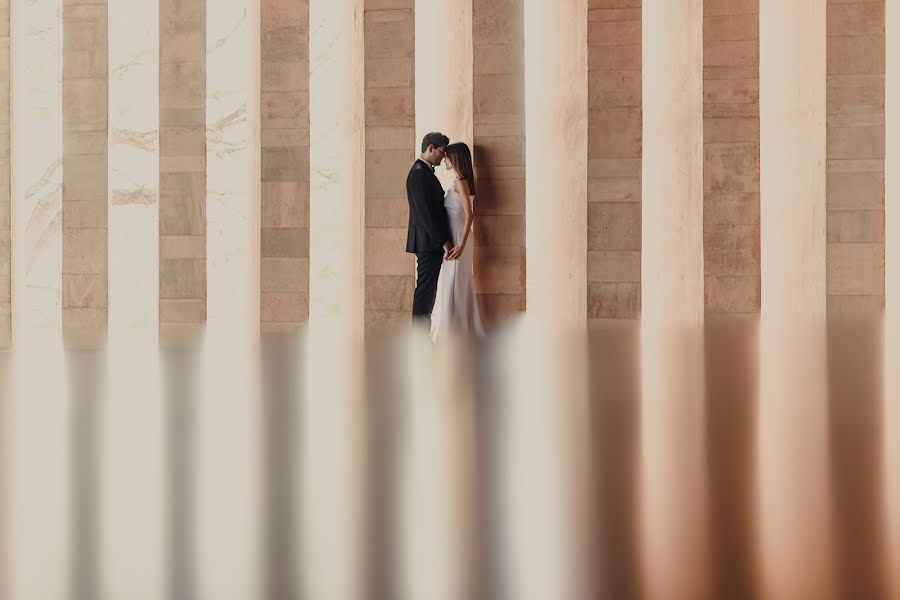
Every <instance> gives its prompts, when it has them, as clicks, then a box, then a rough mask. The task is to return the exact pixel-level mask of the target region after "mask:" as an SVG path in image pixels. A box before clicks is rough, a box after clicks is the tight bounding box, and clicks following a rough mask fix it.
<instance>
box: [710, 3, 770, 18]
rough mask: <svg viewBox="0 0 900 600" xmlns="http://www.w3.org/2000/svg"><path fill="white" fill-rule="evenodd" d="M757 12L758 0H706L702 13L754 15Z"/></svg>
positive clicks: (713, 14)
mask: <svg viewBox="0 0 900 600" xmlns="http://www.w3.org/2000/svg"><path fill="white" fill-rule="evenodd" d="M757 13H759V2H758V0H706V1H705V2H704V3H703V14H704V15H706V16H717V15H755V14H757Z"/></svg>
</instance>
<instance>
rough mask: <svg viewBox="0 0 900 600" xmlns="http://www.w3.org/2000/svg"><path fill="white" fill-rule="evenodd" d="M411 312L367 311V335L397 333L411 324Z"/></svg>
mask: <svg viewBox="0 0 900 600" xmlns="http://www.w3.org/2000/svg"><path fill="white" fill-rule="evenodd" d="M409 320H410V312H408V311H396V310H367V311H365V321H366V326H365V327H366V334H367V335H372V334H378V333H382V332H389V331H396V330H398V329H402V328H403V327H406V326H407V325H408V324H409Z"/></svg>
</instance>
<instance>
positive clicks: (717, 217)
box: [703, 193, 759, 225]
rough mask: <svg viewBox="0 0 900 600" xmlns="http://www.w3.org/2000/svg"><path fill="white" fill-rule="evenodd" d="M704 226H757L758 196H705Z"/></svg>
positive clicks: (751, 194)
mask: <svg viewBox="0 0 900 600" xmlns="http://www.w3.org/2000/svg"><path fill="white" fill-rule="evenodd" d="M703 223H704V225H755V224H759V194H758V193H743V194H740V193H737V194H735V193H732V194H705V195H704V197H703Z"/></svg>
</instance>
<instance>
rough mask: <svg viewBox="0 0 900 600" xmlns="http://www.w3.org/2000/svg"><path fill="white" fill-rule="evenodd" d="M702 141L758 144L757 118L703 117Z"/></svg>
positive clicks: (708, 142) (709, 142)
mask: <svg viewBox="0 0 900 600" xmlns="http://www.w3.org/2000/svg"><path fill="white" fill-rule="evenodd" d="M703 141H704V142H705V143H707V144H717V143H733V142H738V143H748V144H759V120H758V119H745V118H736V119H704V120H703Z"/></svg>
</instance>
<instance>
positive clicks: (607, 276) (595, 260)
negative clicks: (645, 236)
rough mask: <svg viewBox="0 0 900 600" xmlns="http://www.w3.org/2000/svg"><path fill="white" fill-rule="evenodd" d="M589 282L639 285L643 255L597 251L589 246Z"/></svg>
mask: <svg viewBox="0 0 900 600" xmlns="http://www.w3.org/2000/svg"><path fill="white" fill-rule="evenodd" d="M587 280H588V281H606V282H610V283H637V282H639V281H640V280H641V253H640V252H619V251H614V250H600V251H595V250H594V249H593V248H591V247H590V246H588V255H587Z"/></svg>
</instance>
